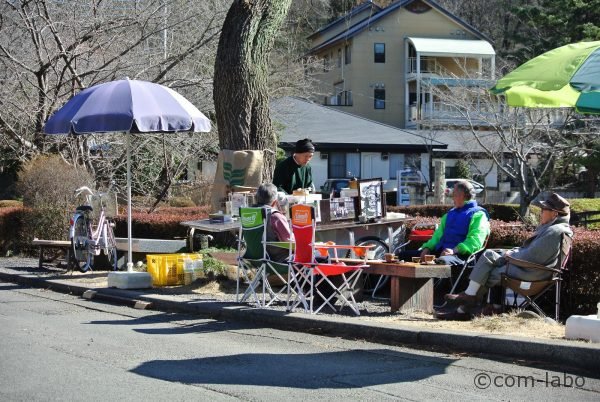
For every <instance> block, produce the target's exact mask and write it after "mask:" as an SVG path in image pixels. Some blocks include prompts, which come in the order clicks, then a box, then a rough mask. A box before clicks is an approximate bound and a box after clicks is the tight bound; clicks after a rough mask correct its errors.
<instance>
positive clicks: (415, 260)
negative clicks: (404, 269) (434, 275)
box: [412, 257, 421, 264]
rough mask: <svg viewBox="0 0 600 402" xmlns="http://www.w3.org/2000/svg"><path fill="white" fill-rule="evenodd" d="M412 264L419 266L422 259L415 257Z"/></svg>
mask: <svg viewBox="0 0 600 402" xmlns="http://www.w3.org/2000/svg"><path fill="white" fill-rule="evenodd" d="M412 262H414V263H417V264H419V263H420V262H421V257H413V258H412Z"/></svg>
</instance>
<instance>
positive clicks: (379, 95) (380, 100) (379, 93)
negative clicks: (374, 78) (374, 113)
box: [373, 89, 385, 109]
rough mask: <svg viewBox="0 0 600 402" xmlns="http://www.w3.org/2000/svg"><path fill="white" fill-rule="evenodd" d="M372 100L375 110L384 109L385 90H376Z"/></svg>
mask: <svg viewBox="0 0 600 402" xmlns="http://www.w3.org/2000/svg"><path fill="white" fill-rule="evenodd" d="M373 98H374V102H375V109H385V89H376V90H375V91H374V94H373Z"/></svg>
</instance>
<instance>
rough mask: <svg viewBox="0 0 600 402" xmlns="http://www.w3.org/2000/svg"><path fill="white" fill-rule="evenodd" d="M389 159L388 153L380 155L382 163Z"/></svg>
mask: <svg viewBox="0 0 600 402" xmlns="http://www.w3.org/2000/svg"><path fill="white" fill-rule="evenodd" d="M389 158H390V153H389V152H382V153H381V160H382V161H387V160H388V159H389Z"/></svg>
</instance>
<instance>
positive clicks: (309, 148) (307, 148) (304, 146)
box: [294, 138, 315, 154]
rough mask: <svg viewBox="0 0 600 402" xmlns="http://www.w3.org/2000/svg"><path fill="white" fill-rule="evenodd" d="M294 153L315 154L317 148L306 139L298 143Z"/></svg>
mask: <svg viewBox="0 0 600 402" xmlns="http://www.w3.org/2000/svg"><path fill="white" fill-rule="evenodd" d="M294 152H295V153H297V154H301V153H304V152H315V146H314V145H313V143H312V142H311V141H310V140H309V139H308V138H305V139H303V140H298V141H296V148H295V149H294Z"/></svg>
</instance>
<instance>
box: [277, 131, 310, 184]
mask: <svg viewBox="0 0 600 402" xmlns="http://www.w3.org/2000/svg"><path fill="white" fill-rule="evenodd" d="M314 153H315V146H314V145H313V143H312V142H311V140H309V139H308V138H305V139H303V140H299V141H297V142H296V147H295V149H294V153H293V154H292V156H289V157H288V158H286V159H284V160H282V161H281V162H279V163H278V164H277V166H276V167H275V173H274V174H273V184H275V185H276V186H277V189H278V190H279V191H284V192H285V193H286V194H292V192H293V191H294V190H296V189H299V188H311V187H312V185H313V180H312V169H311V167H310V165H309V164H308V162H309V161H310V160H311V158H312V157H313V155H314Z"/></svg>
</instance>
